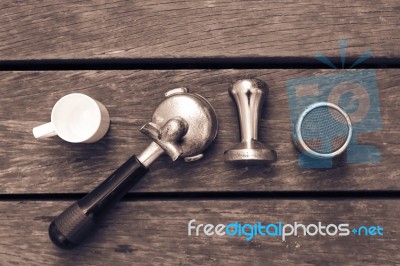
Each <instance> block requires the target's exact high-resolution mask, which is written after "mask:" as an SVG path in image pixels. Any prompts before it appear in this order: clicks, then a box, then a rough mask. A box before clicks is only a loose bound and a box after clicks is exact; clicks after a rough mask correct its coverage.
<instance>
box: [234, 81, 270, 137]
mask: <svg viewBox="0 0 400 266" xmlns="http://www.w3.org/2000/svg"><path fill="white" fill-rule="evenodd" d="M267 93H268V87H267V85H266V84H265V83H264V82H263V81H262V80H259V79H240V80H237V81H236V82H234V83H233V84H232V85H231V87H230V88H229V94H230V95H231V97H232V98H233V100H234V101H235V103H236V108H237V110H238V113H239V123H240V135H241V138H242V142H243V141H248V142H250V141H251V140H257V139H258V122H259V119H260V115H261V108H262V105H263V102H264V100H265V98H266V94H267Z"/></svg>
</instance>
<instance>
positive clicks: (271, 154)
mask: <svg viewBox="0 0 400 266" xmlns="http://www.w3.org/2000/svg"><path fill="white" fill-rule="evenodd" d="M224 154H225V161H226V162H238V163H273V162H275V161H276V152H275V151H274V150H273V149H271V148H270V147H268V146H267V145H265V144H263V143H261V142H259V141H256V140H252V141H251V142H241V143H239V144H237V145H236V146H234V147H232V148H231V149H229V150H227V151H225V153H224Z"/></svg>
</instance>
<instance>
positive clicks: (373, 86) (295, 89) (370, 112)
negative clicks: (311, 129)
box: [286, 69, 382, 168]
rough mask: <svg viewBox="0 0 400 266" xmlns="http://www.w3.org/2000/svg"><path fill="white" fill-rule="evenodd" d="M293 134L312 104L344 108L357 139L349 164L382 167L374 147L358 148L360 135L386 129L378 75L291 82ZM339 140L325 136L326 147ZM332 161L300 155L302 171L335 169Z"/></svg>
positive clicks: (342, 73) (350, 73)
mask: <svg viewBox="0 0 400 266" xmlns="http://www.w3.org/2000/svg"><path fill="white" fill-rule="evenodd" d="M286 89H287V94H288V100H289V111H290V119H291V125H292V131H293V130H294V129H295V128H294V127H295V124H296V122H297V119H298V117H299V115H300V114H301V112H302V111H303V110H304V109H305V108H306V107H307V106H309V105H310V104H313V103H316V102H321V101H322V102H330V103H334V104H336V105H338V106H339V107H341V108H342V109H343V110H344V111H345V112H346V113H347V114H348V115H349V117H350V120H351V123H352V127H353V135H352V138H351V141H350V144H349V147H348V149H347V156H346V161H347V163H378V162H380V160H381V153H380V151H379V149H378V148H377V147H375V146H373V145H368V144H358V141H357V137H358V136H359V134H362V133H368V132H375V131H379V130H380V129H381V128H382V121H381V114H380V108H379V95H378V86H377V81H376V71H375V70H373V69H364V70H346V71H341V70H338V73H333V74H327V75H321V76H310V77H302V78H295V79H290V80H288V81H287V82H286ZM334 137H335V136H329V135H327V136H324V139H321V140H320V141H321V142H322V143H324V142H329V141H332V138H334ZM332 165H333V162H332V160H331V159H327V160H318V159H312V158H310V157H308V156H306V155H304V154H300V155H299V166H300V167H302V168H331V167H332Z"/></svg>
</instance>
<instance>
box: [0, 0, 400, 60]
mask: <svg viewBox="0 0 400 266" xmlns="http://www.w3.org/2000/svg"><path fill="white" fill-rule="evenodd" d="M399 10H400V5H399V2H398V1H392V0H389V1H387V0H385V1H383V0H381V1H374V3H373V4H371V2H370V1H368V0H355V1H336V2H332V3H330V2H329V3H328V2H323V3H322V2H321V1H318V0H306V1H301V2H299V1H285V2H279V1H275V2H271V1H261V0H259V1H231V0H229V1H213V0H206V1H203V0H202V1H169V0H166V1H155V0H151V1H147V0H146V1H145V0H141V1H121V0H116V1H112V2H109V1H101V0H98V1H85V2H82V1H60V0H58V1H52V2H51V3H46V4H44V3H42V2H37V1H33V0H30V1H17V2H16V1H11V0H5V1H1V4H0V24H1V25H2V29H1V31H0V39H1V42H0V60H6V59H7V60H13V59H22V60H25V59H56V58H58V59H67V58H74V59H76V58H183V57H194V58H201V57H232V56H235V57H259V56H263V57H274V58H280V57H287V56H293V57H311V58H313V57H314V56H315V54H316V53H317V52H318V51H321V52H323V53H324V54H326V55H329V56H337V57H338V56H340V55H339V49H338V40H339V39H347V40H348V41H349V45H350V48H349V49H348V54H349V55H350V56H355V57H358V56H359V55H361V54H362V53H364V52H365V51H366V50H367V49H372V51H373V54H374V55H375V56H381V57H396V56H399V55H400V45H399V43H400V42H399V41H400V39H399V34H398V28H399V26H400V22H399V15H398V14H399Z"/></svg>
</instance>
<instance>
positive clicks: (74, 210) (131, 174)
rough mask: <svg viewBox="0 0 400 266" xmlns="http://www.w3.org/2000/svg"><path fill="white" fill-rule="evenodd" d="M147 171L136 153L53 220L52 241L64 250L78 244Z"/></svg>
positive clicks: (50, 228)
mask: <svg viewBox="0 0 400 266" xmlns="http://www.w3.org/2000/svg"><path fill="white" fill-rule="evenodd" d="M147 171H148V169H147V167H145V166H144V165H143V164H142V163H141V162H140V161H139V160H138V159H137V157H136V156H135V155H133V156H132V157H131V158H129V159H128V160H127V161H126V162H125V163H124V164H123V165H121V166H120V167H119V168H118V169H117V170H116V171H115V172H114V173H113V174H112V175H111V176H109V177H108V178H107V179H106V180H105V181H103V182H102V183H101V184H100V185H99V186H98V187H97V188H95V189H94V190H93V191H92V192H90V193H89V194H87V195H86V196H85V197H83V198H82V199H80V200H78V201H76V202H75V203H74V204H72V205H71V206H69V207H68V208H67V209H66V210H65V211H64V212H62V213H61V214H60V215H59V216H58V217H57V218H55V220H54V221H53V222H51V224H50V226H49V236H50V239H51V241H52V242H53V243H54V244H55V245H56V246H58V247H60V248H62V249H72V248H74V247H75V246H77V245H78V244H79V243H80V242H81V241H82V240H83V239H84V238H85V237H86V236H87V235H89V234H90V232H91V231H93V229H94V228H95V227H96V224H97V223H98V222H99V220H100V219H101V218H102V217H103V216H104V214H106V213H107V212H108V210H109V209H110V208H112V207H113V206H114V205H115V204H116V203H117V202H118V201H119V200H120V199H121V198H122V197H123V196H124V195H125V194H126V193H128V191H129V190H130V189H131V188H132V187H133V186H134V185H135V184H136V183H137V182H138V181H139V180H140V179H141V178H142V177H143V176H144V175H145V174H146V173H147Z"/></svg>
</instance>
